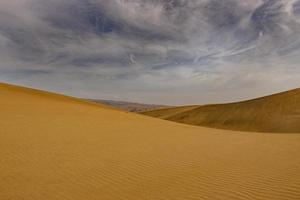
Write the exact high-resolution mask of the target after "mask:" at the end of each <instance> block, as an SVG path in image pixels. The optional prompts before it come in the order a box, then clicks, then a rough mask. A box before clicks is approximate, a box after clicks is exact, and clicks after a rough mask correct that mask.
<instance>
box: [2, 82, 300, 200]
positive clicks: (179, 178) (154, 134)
mask: <svg viewBox="0 0 300 200" xmlns="http://www.w3.org/2000/svg"><path fill="white" fill-rule="evenodd" d="M0 110H1V114H0V199H1V200H2V199H3V200H6V199H10V200H19V199H26V200H27V199H30V200H40V199H47V200H58V199H59V200H60V199H72V200H86V199H89V200H99V199H105V200H116V199H130V200H134V199H137V200H141V199H149V200H150V199H156V200H160V199H161V200H162V199H172V200H182V199H186V200H188V199H208V200H215V199H222V200H233V199H237V200H246V199H249V200H250V199H257V200H269V199H272V200H286V199H289V200H298V199H300V157H299V149H300V135H299V134H260V133H247V132H243V133H242V134H241V133H240V132H232V131H225V130H215V129H210V128H202V127H196V126H195V127H194V126H189V125H184V124H178V123H174V122H168V121H164V120H160V119H155V118H150V117H147V116H143V115H138V114H133V113H126V112H123V111H118V110H114V109H110V108H109V107H106V106H98V105H96V104H90V103H87V102H83V101H80V100H78V99H75V98H70V97H65V96H61V95H56V94H52V93H46V92H42V91H37V90H32V89H27V88H22V87H17V86H10V85H6V84H0Z"/></svg>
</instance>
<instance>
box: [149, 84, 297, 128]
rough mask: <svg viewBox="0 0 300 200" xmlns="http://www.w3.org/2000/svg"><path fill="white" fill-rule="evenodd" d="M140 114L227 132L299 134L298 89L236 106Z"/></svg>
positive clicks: (187, 108) (239, 103) (178, 109)
mask: <svg viewBox="0 0 300 200" xmlns="http://www.w3.org/2000/svg"><path fill="white" fill-rule="evenodd" d="M143 114H145V115H149V116H153V117H158V118H162V119H166V120H171V121H175V122H180V123H186V124H192V125H199V126H207V127H213V128H221V129H229V130H240V131H256V132H276V133H283V132H288V133H300V89H295V90H291V91H288V92H283V93H279V94H275V95H271V96H267V97H262V98H258V99H254V100H249V101H243V102H238V103H229V104H216V105H205V106H190V107H188V106H185V107H175V108H168V109H159V110H153V111H149V112H144V113H143Z"/></svg>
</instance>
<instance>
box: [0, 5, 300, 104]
mask: <svg viewBox="0 0 300 200" xmlns="http://www.w3.org/2000/svg"><path fill="white" fill-rule="evenodd" d="M299 56H300V1H299V0H244V1H238V0H111V1H106V0H10V1H0V61H1V62H0V80H2V81H8V82H12V83H18V84H25V85H29V86H34V87H40V88H43V89H49V90H54V91H59V92H63V93H67V94H71V95H76V96H84V97H89V98H112V99H125V100H135V101H143V102H153V103H155V102H157V103H171V104H172V103H177V104H180V103H202V102H209V101H223V100H224V101H228V100H232V99H233V98H239V97H240V98H247V97H250V96H253V95H254V96H256V95H261V94H264V93H268V92H273V91H278V90H281V89H288V88H290V87H296V86H298V85H299V83H300V79H299V78H300V77H299V74H300V69H299V67H298V66H297V63H299V61H300V59H299ZM298 80H299V81H298ZM245 88H246V89H247V90H245ZM245 91H247V92H245ZM181 92H182V95H181V96H177V97H176V95H178V94H180V93H181ZM172 94H174V95H172ZM204 94H205V95H204ZM160 101H163V102H160Z"/></svg>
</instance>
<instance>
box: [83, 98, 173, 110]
mask: <svg viewBox="0 0 300 200" xmlns="http://www.w3.org/2000/svg"><path fill="white" fill-rule="evenodd" d="M87 100H88V101H91V102H95V103H100V104H105V105H109V106H112V107H115V108H119V109H121V110H126V111H129V112H145V111H150V110H153V109H159V108H167V107H170V106H166V105H155V104H142V103H133V102H127V101H114V100H103V99H87Z"/></svg>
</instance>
